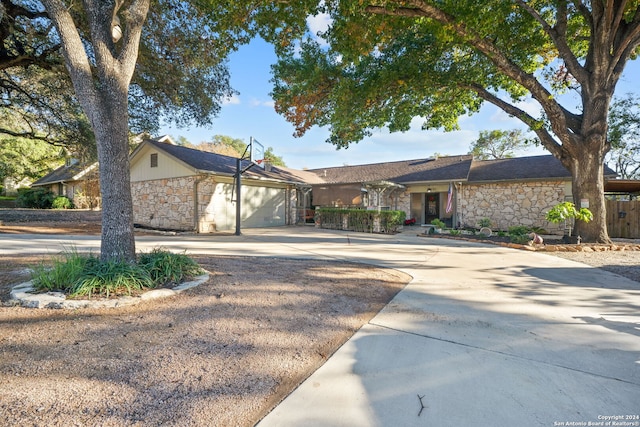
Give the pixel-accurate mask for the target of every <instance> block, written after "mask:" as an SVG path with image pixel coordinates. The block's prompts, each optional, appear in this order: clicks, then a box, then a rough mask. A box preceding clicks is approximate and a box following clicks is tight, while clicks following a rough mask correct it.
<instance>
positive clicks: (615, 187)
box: [604, 179, 640, 194]
mask: <svg viewBox="0 0 640 427" xmlns="http://www.w3.org/2000/svg"><path fill="white" fill-rule="evenodd" d="M604 191H605V193H630V194H634V193H640V180H636V179H611V180H608V181H605V183H604Z"/></svg>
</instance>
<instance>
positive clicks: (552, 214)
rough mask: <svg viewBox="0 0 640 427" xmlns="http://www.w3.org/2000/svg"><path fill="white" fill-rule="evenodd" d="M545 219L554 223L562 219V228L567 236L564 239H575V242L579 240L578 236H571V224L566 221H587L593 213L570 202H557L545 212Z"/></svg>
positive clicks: (591, 217)
mask: <svg viewBox="0 0 640 427" xmlns="http://www.w3.org/2000/svg"><path fill="white" fill-rule="evenodd" d="M545 219H546V220H547V221H549V222H552V223H554V224H559V223H560V222H561V221H564V229H565V232H566V233H567V235H566V236H565V237H567V238H566V239H564V240H568V241H571V240H576V243H579V242H580V236H577V237H576V238H575V239H572V238H571V229H572V226H571V224H569V225H567V221H568V220H570V219H574V220H578V221H584V222H589V221H591V220H592V219H593V214H592V213H591V211H590V210H589V209H587V208H580V209H576V207H575V205H574V204H573V203H571V202H562V203H558V204H557V205H555V206H554V207H552V208H551V209H550V210H549V212H547V213H546V215H545Z"/></svg>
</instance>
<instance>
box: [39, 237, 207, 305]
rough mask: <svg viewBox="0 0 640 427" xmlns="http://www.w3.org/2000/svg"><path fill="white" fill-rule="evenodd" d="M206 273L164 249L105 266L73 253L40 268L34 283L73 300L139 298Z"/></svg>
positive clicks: (85, 256)
mask: <svg viewBox="0 0 640 427" xmlns="http://www.w3.org/2000/svg"><path fill="white" fill-rule="evenodd" d="M202 273H203V270H202V269H201V268H200V266H199V265H198V264H197V263H196V262H195V261H193V260H192V259H191V258H189V257H188V256H186V255H185V254H173V253H171V252H169V251H165V250H161V249H154V250H153V251H152V252H151V253H148V254H142V255H140V256H139V260H138V262H137V263H135V264H131V263H128V262H125V261H107V262H101V261H100V259H98V258H97V257H95V256H93V255H91V254H80V253H78V252H77V251H76V250H71V251H67V252H64V253H63V255H62V256H61V257H59V258H57V259H54V260H53V263H52V266H49V265H45V264H41V265H39V266H38V267H36V268H35V269H34V271H33V273H32V281H33V286H34V288H35V289H36V290H38V291H59V292H64V293H65V294H67V295H68V296H69V297H70V298H74V297H80V296H89V297H91V296H104V297H107V298H108V297H110V296H121V295H135V294H138V293H140V292H142V291H144V290H147V289H154V288H157V287H162V286H165V285H167V284H169V283H179V282H181V281H182V280H184V279H187V278H190V277H194V276H197V275H200V274H202Z"/></svg>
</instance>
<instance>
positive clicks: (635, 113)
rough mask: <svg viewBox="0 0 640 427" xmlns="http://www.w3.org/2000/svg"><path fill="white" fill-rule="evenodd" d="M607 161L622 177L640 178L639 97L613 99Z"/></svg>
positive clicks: (628, 96) (630, 96) (629, 96)
mask: <svg viewBox="0 0 640 427" xmlns="http://www.w3.org/2000/svg"><path fill="white" fill-rule="evenodd" d="M609 142H610V143H611V147H612V148H611V152H610V153H609V157H608V159H609V163H610V164H611V166H613V168H614V169H615V171H616V172H617V173H618V176H619V177H620V178H622V179H640V98H638V96H637V95H633V94H627V95H626V96H624V97H622V98H618V99H615V100H614V101H613V103H612V104H611V110H610V114H609Z"/></svg>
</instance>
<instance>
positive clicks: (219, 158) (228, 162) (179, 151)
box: [146, 140, 306, 183]
mask: <svg viewBox="0 0 640 427" xmlns="http://www.w3.org/2000/svg"><path fill="white" fill-rule="evenodd" d="M146 143H148V144H150V145H153V146H154V147H156V148H158V149H160V150H162V151H164V152H166V153H167V154H169V155H171V156H173V157H175V158H176V159H178V160H181V161H183V162H184V163H186V164H187V165H189V166H191V167H192V168H194V169H196V170H198V171H202V172H210V173H217V174H223V175H230V176H232V175H234V174H235V173H236V165H237V158H236V157H231V156H225V155H222V154H217V153H210V152H207V151H201V150H197V149H194V148H187V147H182V146H180V145H173V144H170V143H166V142H158V141H154V140H147V141H146ZM249 165H250V162H249V161H247V160H243V161H242V162H241V167H242V169H245V168H247V167H249ZM303 175H304V171H294V170H292V169H287V168H278V167H272V168H271V171H267V170H265V169H261V168H259V167H255V166H254V167H252V168H251V169H249V170H247V171H246V172H245V173H244V174H243V176H245V177H247V178H257V179H260V178H267V179H273V180H277V181H285V182H293V183H303V182H306V181H305V180H304V178H303Z"/></svg>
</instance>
